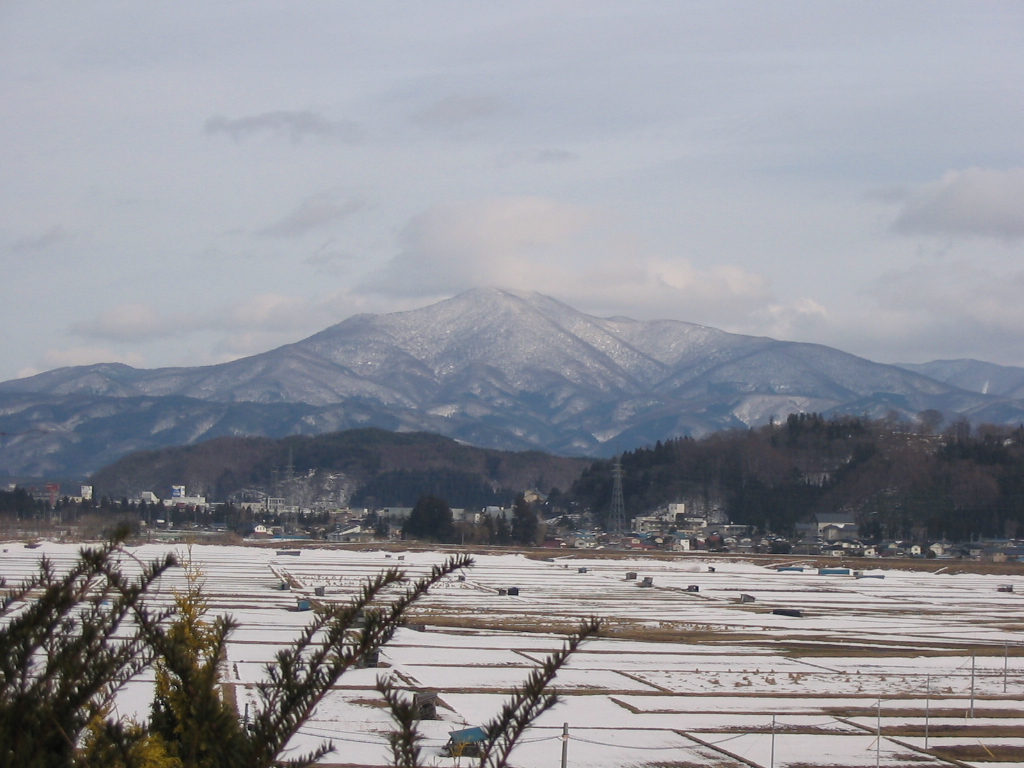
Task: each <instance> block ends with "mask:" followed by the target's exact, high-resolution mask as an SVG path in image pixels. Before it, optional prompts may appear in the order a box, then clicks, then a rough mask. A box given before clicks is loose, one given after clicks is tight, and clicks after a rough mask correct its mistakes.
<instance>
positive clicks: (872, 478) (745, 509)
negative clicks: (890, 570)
mask: <svg viewBox="0 0 1024 768" xmlns="http://www.w3.org/2000/svg"><path fill="white" fill-rule="evenodd" d="M622 467H623V471H624V479H623V494H624V497H625V503H626V512H627V514H628V515H636V514H642V513H645V512H648V511H651V510H653V509H655V508H656V507H658V506H659V505H662V504H665V503H668V502H686V503H687V504H688V508H689V509H691V510H697V511H706V512H708V513H710V514H712V515H713V516H717V519H720V520H724V519H726V518H728V519H729V520H731V521H733V522H736V523H742V524H750V525H754V526H756V527H757V528H758V529H761V530H765V529H768V530H773V531H777V532H785V531H788V530H790V529H791V528H792V526H793V524H794V523H796V522H799V521H802V520H805V519H807V518H808V517H809V516H810V515H811V514H812V513H815V512H849V513H851V514H852V515H853V516H854V517H855V519H856V520H857V522H858V523H860V526H861V534H862V536H868V537H885V538H911V537H912V536H915V535H916V537H918V538H931V539H938V538H942V537H947V538H950V539H966V538H969V537H970V536H972V535H975V536H976V535H987V536H1007V537H1012V536H1015V535H1016V534H1017V532H1024V428H1016V429H1011V428H1007V427H993V426H982V427H979V428H978V429H976V430H974V431H973V432H972V431H971V429H970V427H969V425H968V424H967V423H966V422H964V421H959V422H957V423H955V424H954V425H953V426H952V427H950V428H949V429H948V430H946V431H945V432H942V433H936V432H934V431H933V430H929V429H928V428H927V427H920V426H916V427H915V426H911V425H909V424H907V423H905V422H899V421H895V420H878V421H874V420H865V419H858V418H834V419H825V418H822V417H821V416H819V415H816V414H803V415H800V416H797V415H792V416H790V417H789V419H788V420H787V421H786V422H784V423H782V424H772V425H768V426H764V427H761V428H757V429H750V430H736V431H728V432H719V433H716V434H714V435H710V436H708V437H706V438H703V439H700V440H692V439H689V438H683V439H678V440H669V441H666V442H664V443H662V442H659V443H657V444H656V445H655V446H654V447H653V448H642V449H638V450H635V451H630V452H627V453H625V454H623V456H622ZM570 498H572V499H573V500H575V501H576V502H577V503H578V504H579V505H580V506H581V507H591V508H593V509H594V510H595V511H596V512H597V515H598V518H599V520H600V519H601V517H602V516H603V515H606V514H607V509H608V504H609V500H610V498H611V463H610V462H607V461H603V462H598V463H597V464H595V465H593V466H592V467H591V468H589V469H588V470H587V471H586V472H584V473H583V475H582V476H581V478H580V480H579V481H578V482H577V483H576V484H575V485H574V486H573V488H572V490H571V493H570Z"/></svg>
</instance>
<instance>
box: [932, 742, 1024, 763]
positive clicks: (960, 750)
mask: <svg viewBox="0 0 1024 768" xmlns="http://www.w3.org/2000/svg"><path fill="white" fill-rule="evenodd" d="M928 751H929V752H931V753H932V754H934V755H935V756H936V757H942V758H945V759H947V760H948V759H953V760H964V761H969V762H972V763H986V762H992V763H1024V747H1015V746H1009V745H1005V744H993V745H992V746H985V745H984V744H958V745H956V746H951V747H937V748H935V749H930V750H928Z"/></svg>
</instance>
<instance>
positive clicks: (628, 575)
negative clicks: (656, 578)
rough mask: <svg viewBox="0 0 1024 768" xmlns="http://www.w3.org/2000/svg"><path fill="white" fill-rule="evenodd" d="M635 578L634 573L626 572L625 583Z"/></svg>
mask: <svg viewBox="0 0 1024 768" xmlns="http://www.w3.org/2000/svg"><path fill="white" fill-rule="evenodd" d="M635 578H636V571H626V581H633V580H634V579H635Z"/></svg>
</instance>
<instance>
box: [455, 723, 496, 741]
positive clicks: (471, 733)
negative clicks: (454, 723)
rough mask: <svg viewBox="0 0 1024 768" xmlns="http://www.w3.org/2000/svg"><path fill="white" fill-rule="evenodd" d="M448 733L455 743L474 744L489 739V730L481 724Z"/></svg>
mask: <svg viewBox="0 0 1024 768" xmlns="http://www.w3.org/2000/svg"><path fill="white" fill-rule="evenodd" d="M448 735H449V736H450V737H451V741H452V742H453V743H455V744H474V743H476V742H478V741H486V740H487V731H485V730H484V729H483V728H481V727H480V726H479V725H478V726H475V727H473V728H463V729H462V730H461V731H449V732H448Z"/></svg>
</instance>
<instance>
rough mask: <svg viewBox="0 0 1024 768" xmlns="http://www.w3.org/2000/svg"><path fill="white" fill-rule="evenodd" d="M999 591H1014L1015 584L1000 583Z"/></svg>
mask: <svg viewBox="0 0 1024 768" xmlns="http://www.w3.org/2000/svg"><path fill="white" fill-rule="evenodd" d="M999 591H1000V592H1013V584H1000V585H999Z"/></svg>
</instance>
